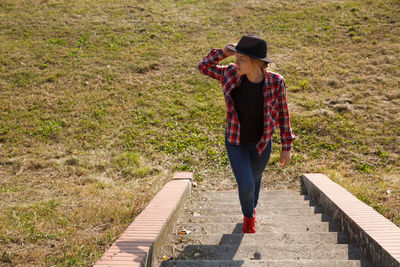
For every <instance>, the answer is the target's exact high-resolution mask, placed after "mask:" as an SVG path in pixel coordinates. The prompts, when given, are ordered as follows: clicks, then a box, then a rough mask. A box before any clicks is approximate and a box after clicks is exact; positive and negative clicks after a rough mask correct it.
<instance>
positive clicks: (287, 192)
mask: <svg viewBox="0 0 400 267" xmlns="http://www.w3.org/2000/svg"><path fill="white" fill-rule="evenodd" d="M201 194H202V195H203V196H210V197H213V196H230V195H237V194H238V190H237V189H235V190H226V191H207V192H204V193H201ZM259 195H260V196H271V197H282V196H305V195H300V192H299V191H297V190H260V194H259Z"/></svg>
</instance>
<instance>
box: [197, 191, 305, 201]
mask: <svg viewBox="0 0 400 267" xmlns="http://www.w3.org/2000/svg"><path fill="white" fill-rule="evenodd" d="M197 199H198V200H199V201H230V200H235V199H236V200H239V194H238V192H237V191H235V192H230V193H225V192H221V193H211V194H210V193H205V194H203V195H202V196H200V197H198V198H197ZM309 199H310V198H309V197H308V196H307V195H300V194H299V193H298V192H296V193H290V194H276V193H263V192H260V195H259V200H261V201H280V200H285V201H299V200H301V201H304V200H309Z"/></svg>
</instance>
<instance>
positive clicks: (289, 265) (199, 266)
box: [160, 260, 373, 267]
mask: <svg viewBox="0 0 400 267" xmlns="http://www.w3.org/2000/svg"><path fill="white" fill-rule="evenodd" d="M160 266H161V267H173V266H174V267H373V266H372V264H371V263H370V262H368V261H360V260H225V261H218V260H176V261H174V260H167V261H163V262H162V263H161V265H160Z"/></svg>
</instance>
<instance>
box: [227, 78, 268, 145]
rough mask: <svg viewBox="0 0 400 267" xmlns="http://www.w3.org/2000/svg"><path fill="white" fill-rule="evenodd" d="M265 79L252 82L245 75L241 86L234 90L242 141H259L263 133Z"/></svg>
mask: <svg viewBox="0 0 400 267" xmlns="http://www.w3.org/2000/svg"><path fill="white" fill-rule="evenodd" d="M263 84H264V80H262V81H261V82H259V83H252V82H250V81H249V80H248V79H247V76H246V75H243V77H242V82H241V84H240V86H238V87H236V88H235V89H234V90H233V91H232V99H233V102H234V105H235V110H236V112H237V114H238V116H239V122H240V142H258V141H259V140H260V138H261V135H262V134H263V122H264V120H263V104H264V101H263V93H262V88H263Z"/></svg>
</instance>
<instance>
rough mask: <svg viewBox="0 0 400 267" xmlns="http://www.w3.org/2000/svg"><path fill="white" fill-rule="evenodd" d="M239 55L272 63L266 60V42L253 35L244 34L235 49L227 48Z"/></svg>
mask: <svg viewBox="0 0 400 267" xmlns="http://www.w3.org/2000/svg"><path fill="white" fill-rule="evenodd" d="M229 48H230V49H232V50H233V51H236V52H237V53H239V54H243V55H246V56H249V57H254V58H256V59H259V60H262V61H264V62H268V63H272V62H273V61H272V60H270V59H268V58H267V41H265V40H264V39H262V38H261V37H259V36H257V35H255V34H245V35H243V37H242V38H241V39H240V41H239V43H238V44H237V45H236V47H229Z"/></svg>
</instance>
